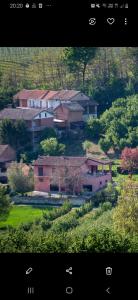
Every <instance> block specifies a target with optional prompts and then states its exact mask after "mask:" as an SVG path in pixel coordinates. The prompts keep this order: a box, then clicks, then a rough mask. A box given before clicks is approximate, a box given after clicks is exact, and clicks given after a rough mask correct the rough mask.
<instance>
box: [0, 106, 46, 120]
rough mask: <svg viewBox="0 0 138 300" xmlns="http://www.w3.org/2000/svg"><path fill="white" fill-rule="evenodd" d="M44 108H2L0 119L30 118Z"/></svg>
mask: <svg viewBox="0 0 138 300" xmlns="http://www.w3.org/2000/svg"><path fill="white" fill-rule="evenodd" d="M42 111H46V110H45V109H38V108H4V109H3V110H1V111H0V119H1V120H2V119H11V120H22V119H23V120H32V119H33V118H34V117H35V116H37V115H38V114H39V113H41V112H42Z"/></svg>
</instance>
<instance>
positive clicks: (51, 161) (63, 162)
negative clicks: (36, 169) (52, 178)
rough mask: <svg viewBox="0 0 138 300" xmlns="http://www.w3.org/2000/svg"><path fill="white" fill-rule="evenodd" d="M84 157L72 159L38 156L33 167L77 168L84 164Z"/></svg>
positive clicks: (67, 157) (68, 157) (69, 157)
mask: <svg viewBox="0 0 138 300" xmlns="http://www.w3.org/2000/svg"><path fill="white" fill-rule="evenodd" d="M86 160H87V158H86V157H83V156H82V157H72V156H39V157H38V159H37V160H36V161H35V162H34V165H35V166H37V165H38V166H41V165H46V166H73V167H79V166H81V165H82V164H84V163H85V161H86Z"/></svg>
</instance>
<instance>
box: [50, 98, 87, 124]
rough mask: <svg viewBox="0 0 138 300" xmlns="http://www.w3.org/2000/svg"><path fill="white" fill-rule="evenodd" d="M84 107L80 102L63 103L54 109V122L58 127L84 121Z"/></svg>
mask: <svg viewBox="0 0 138 300" xmlns="http://www.w3.org/2000/svg"><path fill="white" fill-rule="evenodd" d="M83 112H84V108H83V107H82V106H81V105H80V104H78V103H71V102H68V103H61V104H60V105H59V106H57V107H56V108H55V109H54V124H55V126H56V127H58V128H63V127H68V128H70V127H71V125H73V124H78V125H79V123H80V124H81V123H82V122H83Z"/></svg>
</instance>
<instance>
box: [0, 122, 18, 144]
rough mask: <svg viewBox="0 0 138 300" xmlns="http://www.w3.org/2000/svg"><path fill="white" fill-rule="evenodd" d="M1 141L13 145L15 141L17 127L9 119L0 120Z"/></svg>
mask: <svg viewBox="0 0 138 300" xmlns="http://www.w3.org/2000/svg"><path fill="white" fill-rule="evenodd" d="M0 142H1V144H9V145H11V146H13V145H14V143H15V127H14V124H13V122H12V121H11V120H9V119H5V120H3V121H1V122H0Z"/></svg>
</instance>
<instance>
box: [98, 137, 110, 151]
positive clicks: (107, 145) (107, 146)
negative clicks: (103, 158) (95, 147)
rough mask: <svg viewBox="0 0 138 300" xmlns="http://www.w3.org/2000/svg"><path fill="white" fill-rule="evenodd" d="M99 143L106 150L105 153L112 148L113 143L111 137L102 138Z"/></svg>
mask: <svg viewBox="0 0 138 300" xmlns="http://www.w3.org/2000/svg"><path fill="white" fill-rule="evenodd" d="M99 145H100V147H101V149H102V150H103V151H104V152H105V154H107V152H108V150H109V149H110V148H111V146H112V143H111V141H110V140H109V139H107V138H104V139H103V138H101V139H100V140H99Z"/></svg>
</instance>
